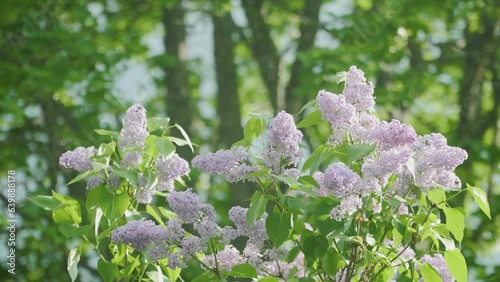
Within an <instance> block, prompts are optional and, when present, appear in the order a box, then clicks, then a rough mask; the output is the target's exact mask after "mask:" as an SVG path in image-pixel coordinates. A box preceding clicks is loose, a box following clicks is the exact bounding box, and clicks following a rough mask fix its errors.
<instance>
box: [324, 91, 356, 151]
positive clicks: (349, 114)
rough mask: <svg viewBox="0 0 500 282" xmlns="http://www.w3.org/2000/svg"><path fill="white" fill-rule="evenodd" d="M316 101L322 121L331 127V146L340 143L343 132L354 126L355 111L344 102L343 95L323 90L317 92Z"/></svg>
mask: <svg viewBox="0 0 500 282" xmlns="http://www.w3.org/2000/svg"><path fill="white" fill-rule="evenodd" d="M316 101H317V102H318V106H319V108H320V110H321V113H322V116H323V120H325V121H328V122H329V123H330V124H331V125H332V129H333V131H334V135H333V136H332V138H330V140H331V142H332V143H333V145H338V144H340V143H342V141H343V137H344V134H345V130H346V129H348V128H349V127H351V126H352V125H353V124H356V120H357V116H356V109H355V108H354V106H353V105H351V104H349V103H347V102H346V101H345V97H344V96H343V95H337V94H332V93H330V92H327V91H325V90H321V91H319V92H318V96H316Z"/></svg>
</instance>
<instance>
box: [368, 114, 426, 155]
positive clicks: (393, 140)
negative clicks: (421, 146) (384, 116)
mask: <svg viewBox="0 0 500 282" xmlns="http://www.w3.org/2000/svg"><path fill="white" fill-rule="evenodd" d="M371 138H372V139H373V140H374V141H377V143H378V144H377V147H378V149H380V150H389V149H391V148H395V147H401V146H407V145H411V144H413V143H414V142H415V141H417V133H416V132H415V129H413V127H411V126H410V125H407V124H404V123H401V122H400V121H399V120H395V119H393V120H392V121H391V122H386V121H382V122H380V123H379V124H378V125H377V126H376V127H375V128H374V129H373V130H372V132H371Z"/></svg>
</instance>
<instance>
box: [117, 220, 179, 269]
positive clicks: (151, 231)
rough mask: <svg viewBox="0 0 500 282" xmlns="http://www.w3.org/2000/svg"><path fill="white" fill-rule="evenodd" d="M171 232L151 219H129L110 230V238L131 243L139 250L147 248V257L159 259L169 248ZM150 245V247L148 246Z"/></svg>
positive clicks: (165, 254) (165, 255) (168, 252)
mask: <svg viewBox="0 0 500 282" xmlns="http://www.w3.org/2000/svg"><path fill="white" fill-rule="evenodd" d="M171 234H172V233H171V232H168V230H167V229H166V228H164V227H162V226H160V225H155V223H154V222H153V221H151V220H139V221H130V222H128V223H127V224H126V225H124V226H121V227H118V228H116V229H115V230H113V231H112V232H111V240H112V241H113V242H115V243H121V244H131V245H132V247H133V248H134V249H136V250H138V251H140V252H144V251H146V250H148V249H149V250H148V257H149V258H150V259H152V260H155V261H157V260H160V259H163V258H165V257H167V256H168V255H169V254H170V252H171V250H170V248H169V245H168V242H171V241H172V239H174V238H172V237H170V235H171ZM149 247H151V248H149Z"/></svg>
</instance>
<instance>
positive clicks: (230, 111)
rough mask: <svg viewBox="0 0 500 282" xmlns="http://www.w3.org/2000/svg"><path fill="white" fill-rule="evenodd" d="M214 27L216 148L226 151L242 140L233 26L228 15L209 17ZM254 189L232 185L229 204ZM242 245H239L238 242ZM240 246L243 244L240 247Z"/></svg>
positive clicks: (243, 201) (243, 202)
mask: <svg viewBox="0 0 500 282" xmlns="http://www.w3.org/2000/svg"><path fill="white" fill-rule="evenodd" d="M212 22H213V25H214V34H213V36H214V58H215V70H216V75H217V86H218V92H217V112H218V113H219V118H220V123H219V135H218V136H219V142H218V144H217V145H218V147H221V148H229V147H231V145H232V144H233V143H234V142H236V141H238V140H241V139H242V138H243V128H242V127H241V111H240V100H239V97H238V76H237V72H236V65H235V63H234V42H233V40H232V34H233V31H234V23H233V20H232V19H231V15H230V14H229V13H224V14H223V15H218V14H216V13H214V14H213V15H212ZM254 191H255V189H253V188H252V185H251V184H250V183H235V184H231V203H232V205H240V206H245V205H248V199H250V198H251V197H252V194H253V192H254ZM240 243H241V242H240ZM240 245H241V246H240V247H242V246H243V245H242V244H240Z"/></svg>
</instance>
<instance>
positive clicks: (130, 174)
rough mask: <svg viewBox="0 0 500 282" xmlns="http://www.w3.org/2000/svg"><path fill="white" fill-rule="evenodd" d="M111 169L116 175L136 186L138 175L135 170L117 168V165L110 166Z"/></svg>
mask: <svg viewBox="0 0 500 282" xmlns="http://www.w3.org/2000/svg"><path fill="white" fill-rule="evenodd" d="M111 169H112V170H113V172H114V173H115V174H116V175H117V176H118V177H123V178H125V179H127V181H128V182H129V183H130V184H131V185H132V186H133V187H137V182H138V179H139V176H138V174H137V170H128V169H123V168H119V167H112V168H111Z"/></svg>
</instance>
